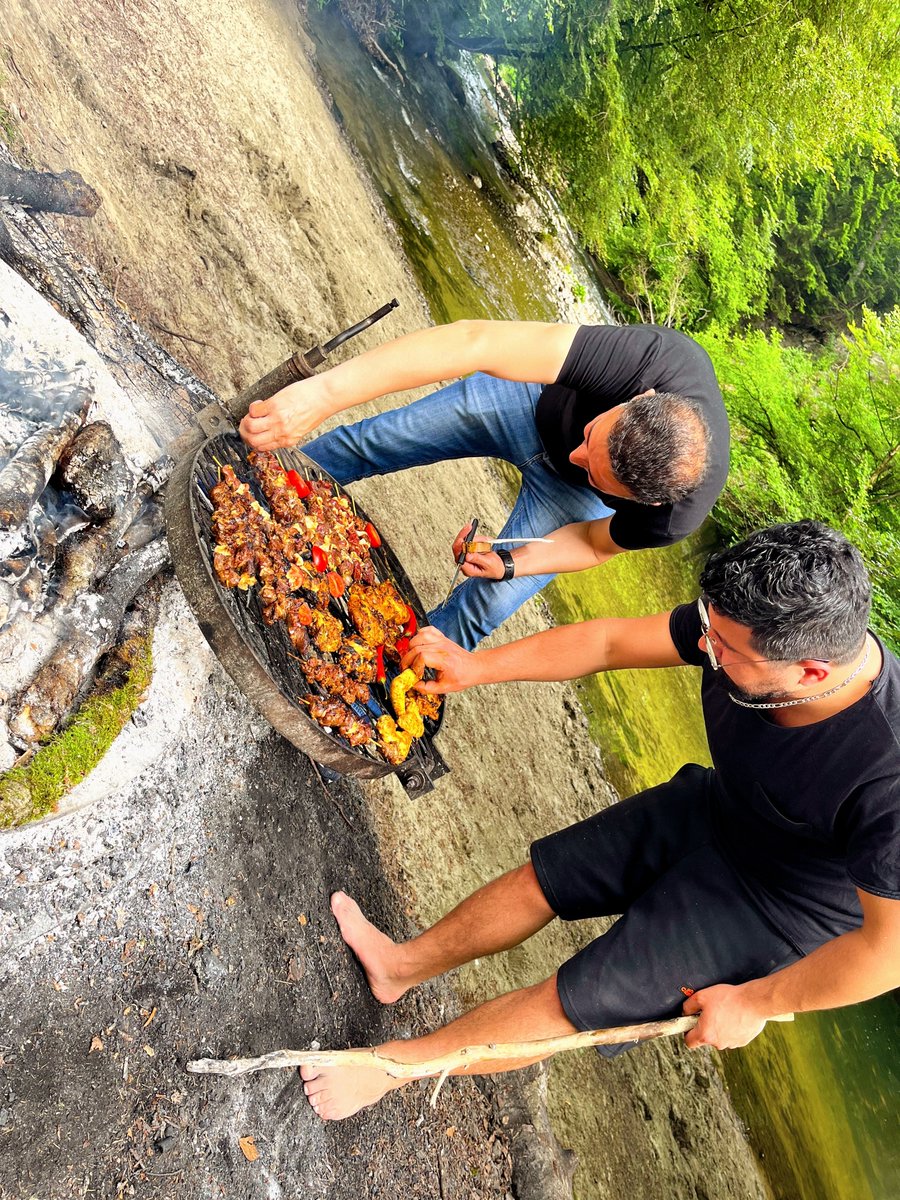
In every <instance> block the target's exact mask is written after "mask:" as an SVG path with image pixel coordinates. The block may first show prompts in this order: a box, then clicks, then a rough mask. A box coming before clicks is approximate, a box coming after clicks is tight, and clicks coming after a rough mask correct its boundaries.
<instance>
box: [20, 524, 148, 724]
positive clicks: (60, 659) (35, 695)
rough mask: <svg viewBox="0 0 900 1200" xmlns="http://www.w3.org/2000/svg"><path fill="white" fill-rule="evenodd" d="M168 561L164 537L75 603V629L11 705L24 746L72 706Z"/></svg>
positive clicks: (72, 622) (127, 560) (72, 625)
mask: <svg viewBox="0 0 900 1200" xmlns="http://www.w3.org/2000/svg"><path fill="white" fill-rule="evenodd" d="M168 562H169V549H168V546H167V544H166V542H165V539H163V538H158V539H157V540H156V541H154V542H151V543H150V544H149V545H147V546H145V547H144V548H143V549H141V550H136V551H135V552H134V553H133V554H130V555H128V556H127V557H126V558H124V559H123V560H122V562H120V563H119V564H118V565H117V566H116V567H114V568H113V570H112V571H110V573H109V575H108V576H107V578H106V579H105V580H104V582H103V584H102V586H101V587H100V588H99V589H98V591H97V592H95V593H93V594H91V595H86V596H82V597H80V598H79V601H78V603H77V604H75V605H74V606H73V608H72V612H71V614H70V621H69V627H70V629H71V630H72V631H73V632H72V633H71V635H70V636H69V637H68V638H67V640H66V641H64V642H63V643H62V644H61V645H59V646H58V647H57V649H56V650H55V651H54V652H53V654H52V655H51V656H50V658H49V659H48V660H47V662H46V663H45V664H44V666H43V667H42V668H41V669H40V671H38V673H37V675H36V676H35V677H34V679H33V680H32V681H31V683H30V684H29V685H28V687H27V688H26V689H25V690H24V692H23V693H22V694H21V695H20V696H19V697H18V698H17V700H16V701H15V702H14V703H13V705H12V706H11V711H10V721H9V729H10V733H11V734H12V736H13V739H14V740H15V741H17V742H18V743H19V744H21V745H22V746H29V745H33V744H34V743H36V742H39V741H43V740H44V739H45V738H47V737H49V736H50V734H52V733H53V731H54V730H55V729H56V727H57V726H58V725H59V723H60V722H61V721H62V719H63V718H64V717H65V716H66V715H67V714H68V713H69V712H70V711H71V709H72V707H73V705H74V704H75V702H76V700H77V699H78V696H79V694H80V693H81V691H82V690H83V688H84V687H85V685H86V683H87V682H88V679H89V677H90V675H91V674H92V672H93V670H94V667H95V666H96V665H97V661H98V660H99V659H100V658H101V657H102V655H104V654H106V653H107V651H108V650H110V648H111V647H112V646H113V645H114V643H115V641H116V639H117V637H118V633H119V628H120V626H121V624H122V618H123V614H124V612H125V609H126V608H127V607H128V605H129V604H130V603H131V601H132V600H133V598H134V596H135V594H136V593H137V592H138V591H139V590H140V589H141V588H142V587H144V585H145V584H146V583H147V582H148V581H149V580H151V579H152V578H153V576H154V575H156V574H158V573H159V572H160V571H161V570H162V569H163V568H164V567H165V566H166V565H167V564H168Z"/></svg>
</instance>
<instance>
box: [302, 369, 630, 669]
mask: <svg viewBox="0 0 900 1200" xmlns="http://www.w3.org/2000/svg"><path fill="white" fill-rule="evenodd" d="M540 394H541V385H540V384H535V383H512V382H510V381H509V380H506V379H495V378H494V377H493V376H491V375H481V374H478V375H472V376H470V377H469V378H467V379H461V380H459V382H457V383H452V384H450V385H449V387H445V388H441V389H440V391H437V392H433V393H432V394H431V395H430V396H426V397H425V398H424V399H423V400H416V401H414V402H413V403H412V404H407V405H406V406H405V407H403V408H395V409H393V410H392V411H390V412H386V413H381V414H380V415H379V416H376V417H369V418H368V419H367V420H365V421H359V422H358V423H357V424H356V425H344V426H341V427H340V428H339V429H335V430H333V431H332V432H331V433H326V434H323V436H322V437H319V438H316V439H315V441H312V442H309V443H308V444H307V445H305V446H304V447H303V450H304V453H306V454H308V455H310V457H311V458H314V459H315V460H316V461H317V462H318V463H320V464H321V465H322V466H323V467H324V468H325V470H326V471H328V472H329V474H331V475H333V476H334V478H335V479H336V480H337V481H338V482H339V483H352V482H353V480H355V479H367V478H368V477H369V476H371V475H386V474H389V473H390V472H392V471H403V470H406V468H407V467H421V466H427V465H428V464H429V463H436V462H444V461H446V460H447V459H454V458H501V459H504V460H505V461H506V462H508V463H512V464H513V466H515V467H518V468H519V470H520V472H521V473H522V485H521V487H520V489H519V494H518V496H517V497H516V502H515V504H514V506H513V510H512V512H511V513H510V515H509V519H508V520H507V522H506V524H505V525H504V526H503V528H502V529H501V530H500V532H499V534H498V535H497V536H498V537H504V538H517V537H546V536H547V535H548V534H549V533H552V532H553V530H555V529H559V527H560V526H562V525H570V524H572V523H573V522H576V521H596V520H600V519H602V518H603V517H608V516H610V515H611V514H612V509H611V508H607V506H606V505H605V504H604V503H603V502H602V500H600V498H599V497H598V496H597V495H595V494H594V493H593V492H592V491H590V490H589V489H588V488H586V487H584V488H578V487H572V486H571V485H570V484H568V483H566V482H565V481H564V480H562V479H561V478H560V477H559V475H558V474H557V473H556V471H555V470H554V469H553V467H552V466H551V465H550V462H549V461H548V459H547V454H546V452H545V450H544V447H543V445H542V443H541V440H540V438H539V436H538V431H537V425H536V424H535V419H534V410H535V408H536V406H537V402H538V397H539V396H540ZM469 507H471V505H470V506H469ZM466 517H467V514H465V513H463V512H461V513H460V525H462V523H463V521H464V520H465V519H466ZM552 578H553V576H552V575H526V576H524V577H522V578H513V579H510V580H508V581H506V582H494V581H491V580H481V579H466V580H465V582H464V583H462V584H460V586H459V587H457V588H456V589H455V590H454V591H453V594H452V595H451V596H450V598H449V599H448V600H447V602H446V603H445V604H441V605H439V606H438V607H437V608H435V609H433V610H432V611H431V612H430V613H429V614H428V619H429V621H430V622H431V624H432V625H435V626H437V628H438V629H440V630H441V631H442V632H443V633H445V634H446V635H447V636H448V637H449V638H452V639H453V640H454V641H455V642H458V643H459V644H460V645H461V646H464V647H465V648H466V649H467V650H472V649H474V647H475V646H477V645H478V643H479V642H480V641H481V639H482V638H485V637H487V636H488V634H490V633H492V632H493V631H494V630H495V629H496V628H497V626H498V625H501V624H502V623H503V622H504V621H505V620H506V618H507V617H509V616H512V614H513V613H514V612H515V611H516V609H517V608H519V607H520V606H521V605H522V604H524V603H525V601H526V600H527V599H528V598H529V597H530V596H533V595H535V593H536V592H539V591H540V590H541V588H542V587H544V586H545V585H546V584H547V583H549V582H550V580H551V579H552Z"/></svg>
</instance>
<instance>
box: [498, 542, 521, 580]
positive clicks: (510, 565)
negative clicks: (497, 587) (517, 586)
mask: <svg viewBox="0 0 900 1200" xmlns="http://www.w3.org/2000/svg"><path fill="white" fill-rule="evenodd" d="M494 553H495V554H496V555H497V557H498V558H499V559H500V561H501V562H502V563H503V579H498V580H497V582H498V583H505V582H506V580H507V579H512V577H513V575H515V573H516V564H515V562H514V561H513V556H512V555H511V554H510V552H509V551H508V550H495V551H494Z"/></svg>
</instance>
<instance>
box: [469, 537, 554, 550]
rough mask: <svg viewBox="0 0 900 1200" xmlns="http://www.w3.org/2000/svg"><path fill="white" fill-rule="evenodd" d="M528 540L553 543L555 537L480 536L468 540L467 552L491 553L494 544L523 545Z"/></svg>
mask: <svg viewBox="0 0 900 1200" xmlns="http://www.w3.org/2000/svg"><path fill="white" fill-rule="evenodd" d="M526 542H546V543H547V544H548V545H552V544H553V538H539V537H517V538H478V540H477V541H475V542H466V553H467V554H490V552H491V550H492V549H493V548H494V546H522V545H524V544H525V543H526Z"/></svg>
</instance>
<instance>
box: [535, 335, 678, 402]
mask: <svg viewBox="0 0 900 1200" xmlns="http://www.w3.org/2000/svg"><path fill="white" fill-rule="evenodd" d="M659 345H660V337H659V331H658V330H657V329H656V327H655V326H652V325H627V326H622V325H582V326H581V327H580V328H579V329H578V330H577V331H576V333H575V337H574V340H573V341H572V345H571V346H570V347H569V353H568V354H567V355H566V360H565V362H564V363H563V365H562V370H561V371H560V373H559V376H558V378H557V380H556V382H557V383H558V384H560V385H561V386H563V387H567V388H572V389H573V390H574V391H576V392H588V393H590V394H592V395H595V396H600V397H605V398H608V399H610V400H612V401H613V402H614V403H616V404H618V403H621V402H622V401H623V400H630V399H631V397H632V396H635V395H637V393H638V392H641V391H643V390H644V388H643V383H642V380H643V376H644V373H645V372H646V371H648V370H649V369H650V368H651V367H652V364H653V363H654V361H655V359H656V357H657V355H658V353H659Z"/></svg>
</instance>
